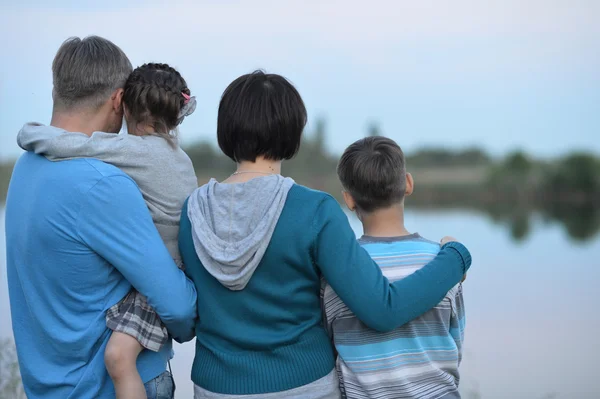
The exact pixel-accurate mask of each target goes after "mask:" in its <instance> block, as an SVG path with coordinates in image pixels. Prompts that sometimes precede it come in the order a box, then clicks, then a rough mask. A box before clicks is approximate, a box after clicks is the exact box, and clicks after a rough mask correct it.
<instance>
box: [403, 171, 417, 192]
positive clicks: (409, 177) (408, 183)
mask: <svg viewBox="0 0 600 399" xmlns="http://www.w3.org/2000/svg"><path fill="white" fill-rule="evenodd" d="M414 189H415V181H414V180H413V177H412V175H411V174H410V173H407V174H406V190H405V191H404V196H405V197H408V196H409V195H411V194H412V193H413V190H414Z"/></svg>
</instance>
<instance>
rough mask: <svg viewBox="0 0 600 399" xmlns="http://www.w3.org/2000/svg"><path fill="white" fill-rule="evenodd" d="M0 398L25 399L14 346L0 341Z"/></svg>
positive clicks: (3, 340) (10, 342)
mask: <svg viewBox="0 0 600 399" xmlns="http://www.w3.org/2000/svg"><path fill="white" fill-rule="evenodd" d="M0 398H11V399H26V397H25V392H24V390H23V384H22V383H21V373H20V372H19V362H18V360H17V351H16V349H15V344H14V342H13V341H12V340H11V339H1V340H0Z"/></svg>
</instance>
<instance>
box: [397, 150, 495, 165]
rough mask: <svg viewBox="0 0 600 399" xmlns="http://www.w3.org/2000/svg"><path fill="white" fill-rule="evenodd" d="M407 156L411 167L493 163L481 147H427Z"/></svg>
mask: <svg viewBox="0 0 600 399" xmlns="http://www.w3.org/2000/svg"><path fill="white" fill-rule="evenodd" d="M406 158H407V159H406V163H407V164H408V165H411V167H414V166H416V167H436V166H487V165H489V164H490V163H491V158H490V156H489V155H488V154H487V153H486V152H485V151H483V150H481V149H479V148H467V149H464V150H451V149H448V148H426V149H421V150H418V151H416V152H414V153H411V154H409V155H407V157H406Z"/></svg>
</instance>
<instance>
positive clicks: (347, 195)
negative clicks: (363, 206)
mask: <svg viewBox="0 0 600 399" xmlns="http://www.w3.org/2000/svg"><path fill="white" fill-rule="evenodd" d="M342 195H343V196H344V202H345V203H346V206H347V207H348V209H350V210H351V211H352V212H354V211H356V203H355V202H354V198H352V195H350V193H349V192H348V191H342Z"/></svg>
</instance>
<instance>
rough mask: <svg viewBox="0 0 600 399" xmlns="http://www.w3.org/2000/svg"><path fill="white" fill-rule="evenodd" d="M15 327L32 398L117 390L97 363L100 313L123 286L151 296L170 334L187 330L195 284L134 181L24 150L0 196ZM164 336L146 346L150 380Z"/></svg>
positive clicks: (81, 398) (102, 340) (107, 394)
mask: <svg viewBox="0 0 600 399" xmlns="http://www.w3.org/2000/svg"><path fill="white" fill-rule="evenodd" d="M6 251H7V267H8V288H9V296H10V309H11V314H12V324H13V332H14V336H15V340H16V344H17V354H18V357H19V363H20V367H21V375H22V377H23V385H24V387H25V392H26V394H27V397H28V398H30V399H38V398H40V399H41V398H44V399H65V398H73V399H75V398H76V399H86V398H114V395H115V394H114V388H113V385H112V382H111V380H110V378H109V376H108V374H107V372H106V368H105V366H104V349H105V347H106V343H107V341H108V339H109V337H110V333H111V332H110V330H108V329H107V328H106V322H105V312H106V310H107V309H108V308H110V307H111V306H112V305H114V304H115V303H117V302H118V301H119V300H120V299H121V298H123V296H125V295H126V294H127V292H128V291H129V290H130V288H131V285H133V286H135V288H136V289H137V290H138V291H140V292H141V293H143V294H144V295H146V296H147V297H148V302H149V303H150V304H151V305H152V306H153V307H154V308H155V309H156V311H157V313H158V314H159V316H160V317H161V319H162V320H163V321H164V322H165V324H166V326H167V328H168V329H169V331H170V332H171V333H172V334H173V336H175V337H177V338H179V339H180V340H185V339H191V337H193V318H194V317H195V302H196V292H195V289H194V287H193V285H192V284H191V282H190V281H189V280H188V279H186V277H185V275H184V274H183V273H182V272H181V271H179V270H178V269H177V267H176V266H175V264H174V262H173V260H172V258H171V256H170V255H169V252H168V251H167V249H166V248H165V246H164V244H163V243H162V240H161V238H160V236H159V235H158V232H157V231H156V228H155V227H154V225H153V223H152V219H151V218H150V213H149V211H148V208H147V207H146V204H145V203H144V200H143V198H142V195H141V194H140V191H139V190H138V188H137V186H136V184H135V183H134V182H133V181H132V180H131V178H129V177H128V176H127V175H126V174H124V173H123V172H121V171H120V170H119V169H117V168H115V167H114V166H111V165H108V164H105V163H103V162H100V161H98V160H94V159H79V160H71V161H63V162H50V161H48V160H47V159H46V158H44V157H42V156H39V155H35V154H33V153H25V154H24V155H22V156H21V158H20V159H19V161H18V162H17V164H16V165H15V169H14V172H13V176H12V179H11V183H10V188H9V191H8V197H7V202H6ZM170 356H171V343H170V342H169V343H168V344H167V345H165V347H163V348H162V350H161V351H160V352H158V353H155V352H149V351H144V352H143V353H142V354H141V355H140V356H139V358H138V364H137V366H138V370H139V372H140V374H141V377H142V380H143V381H144V382H147V381H149V380H151V379H152V378H154V377H156V376H158V375H159V374H160V373H162V372H163V371H164V370H165V369H166V362H167V360H168V359H169V358H170Z"/></svg>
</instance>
